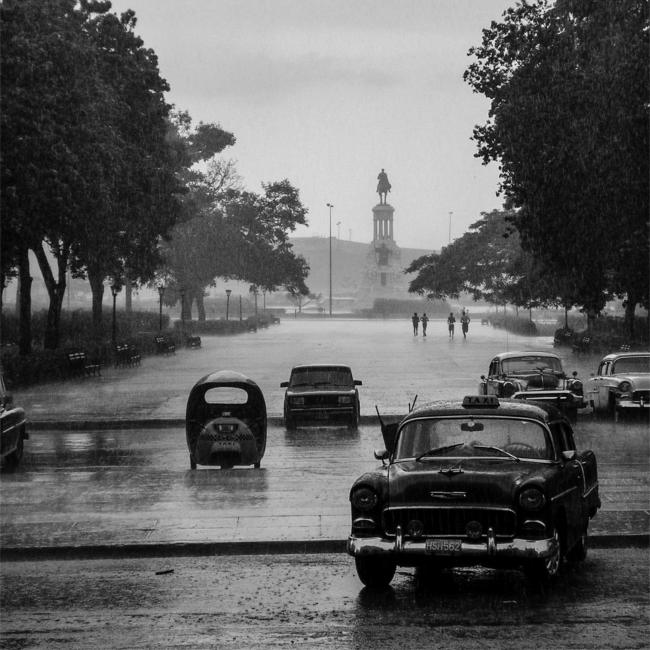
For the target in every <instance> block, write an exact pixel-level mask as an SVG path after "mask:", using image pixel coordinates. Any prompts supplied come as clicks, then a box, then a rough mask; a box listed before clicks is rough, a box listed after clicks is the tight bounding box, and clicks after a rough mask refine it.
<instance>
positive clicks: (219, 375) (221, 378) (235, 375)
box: [194, 370, 258, 388]
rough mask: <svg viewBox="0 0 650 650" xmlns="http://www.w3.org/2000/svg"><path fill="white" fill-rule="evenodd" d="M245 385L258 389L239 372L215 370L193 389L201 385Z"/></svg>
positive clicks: (248, 378)
mask: <svg viewBox="0 0 650 650" xmlns="http://www.w3.org/2000/svg"><path fill="white" fill-rule="evenodd" d="M212 383H216V384H231V383H232V384H247V385H249V386H255V387H256V388H257V387H258V386H257V384H256V383H255V382H254V381H253V380H252V379H251V378H250V377H247V376H246V375H242V374H241V373H240V372H235V371H234V370H217V371H215V372H211V373H210V374H209V375H205V376H204V377H201V379H199V380H198V381H197V382H196V384H194V388H196V387H197V386H200V385H201V384H212Z"/></svg>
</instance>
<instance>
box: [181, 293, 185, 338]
mask: <svg viewBox="0 0 650 650" xmlns="http://www.w3.org/2000/svg"><path fill="white" fill-rule="evenodd" d="M181 345H185V289H181Z"/></svg>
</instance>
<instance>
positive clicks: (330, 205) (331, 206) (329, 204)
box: [327, 203, 334, 318]
mask: <svg viewBox="0 0 650 650" xmlns="http://www.w3.org/2000/svg"><path fill="white" fill-rule="evenodd" d="M327 207H328V208H329V209H330V318H331V317H332V208H333V207H334V206H333V205H332V204H331V203H328V204H327Z"/></svg>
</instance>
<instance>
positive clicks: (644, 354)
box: [601, 351, 650, 362]
mask: <svg viewBox="0 0 650 650" xmlns="http://www.w3.org/2000/svg"><path fill="white" fill-rule="evenodd" d="M623 357H650V352H642V351H639V352H610V353H609V354H607V355H605V356H604V357H603V358H602V359H601V362H602V361H611V360H612V359H622V358H623Z"/></svg>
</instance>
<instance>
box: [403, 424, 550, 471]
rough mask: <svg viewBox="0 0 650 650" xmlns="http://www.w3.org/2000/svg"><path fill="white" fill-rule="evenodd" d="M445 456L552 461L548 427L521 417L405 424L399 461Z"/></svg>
mask: <svg viewBox="0 0 650 650" xmlns="http://www.w3.org/2000/svg"><path fill="white" fill-rule="evenodd" d="M429 456H431V457H442V456H454V457H457V456H490V457H495V456H498V457H503V458H508V457H511V456H516V457H517V458H534V459H538V460H550V459H551V458H552V448H551V444H550V439H549V437H548V433H547V431H546V429H545V428H544V427H543V426H542V425H541V424H540V423H538V422H533V421H531V420H523V419H520V418H514V417H512V418H499V417H483V416H481V417H474V418H423V419H420V420H412V421H410V422H408V423H407V424H405V425H404V426H403V427H402V428H401V430H400V432H399V434H398V439H397V446H396V449H395V457H394V459H395V460H403V459H406V458H408V459H412V458H418V459H424V458H427V457H429Z"/></svg>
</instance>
